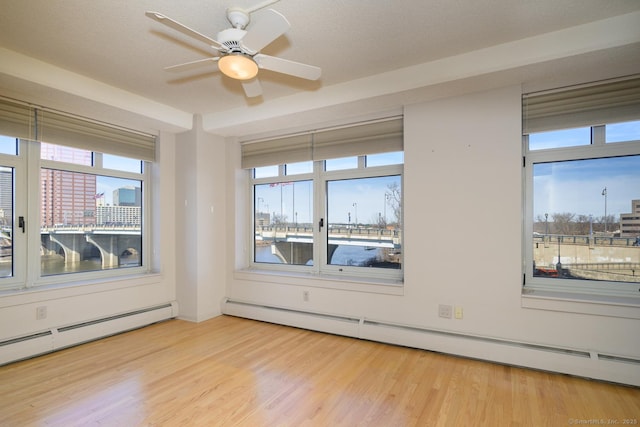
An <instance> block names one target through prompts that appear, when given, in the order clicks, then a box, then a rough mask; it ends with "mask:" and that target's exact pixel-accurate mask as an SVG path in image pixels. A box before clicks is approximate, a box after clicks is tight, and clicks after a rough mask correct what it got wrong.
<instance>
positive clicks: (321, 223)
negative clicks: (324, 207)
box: [318, 218, 324, 231]
mask: <svg viewBox="0 0 640 427" xmlns="http://www.w3.org/2000/svg"><path fill="white" fill-rule="evenodd" d="M322 227H324V218H320V221H318V231H322Z"/></svg>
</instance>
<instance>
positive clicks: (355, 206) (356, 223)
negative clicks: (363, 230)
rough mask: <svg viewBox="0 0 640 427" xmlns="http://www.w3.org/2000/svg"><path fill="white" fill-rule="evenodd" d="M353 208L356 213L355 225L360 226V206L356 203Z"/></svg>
mask: <svg viewBox="0 0 640 427" xmlns="http://www.w3.org/2000/svg"><path fill="white" fill-rule="evenodd" d="M353 207H354V209H355V211H354V213H355V225H356V227H357V226H358V204H357V203H354V204H353Z"/></svg>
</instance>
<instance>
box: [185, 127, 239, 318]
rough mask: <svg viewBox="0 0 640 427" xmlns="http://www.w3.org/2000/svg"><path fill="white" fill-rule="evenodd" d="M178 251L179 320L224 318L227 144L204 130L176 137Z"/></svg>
mask: <svg viewBox="0 0 640 427" xmlns="http://www.w3.org/2000/svg"><path fill="white" fill-rule="evenodd" d="M176 140H177V148H176V157H175V159H176V165H177V166H176V174H175V181H176V217H175V222H176V229H177V233H176V240H175V243H176V247H177V254H176V256H177V276H176V277H177V280H176V289H177V299H178V304H179V307H180V316H179V317H180V318H183V319H186V320H191V321H202V320H206V319H209V318H211V317H214V316H217V315H219V314H220V301H221V300H222V298H223V296H224V290H225V278H226V275H225V271H226V269H225V266H226V260H227V247H226V243H225V236H226V229H227V227H226V210H225V208H224V206H225V197H226V195H227V191H226V181H225V179H226V170H227V167H226V144H225V141H224V139H223V138H221V137H217V136H215V135H211V134H207V133H205V132H204V131H203V130H202V121H201V118H200V117H198V116H196V117H195V119H194V126H193V129H192V130H191V131H189V132H185V133H182V134H179V135H177V137H176Z"/></svg>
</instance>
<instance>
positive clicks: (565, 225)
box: [551, 212, 576, 234]
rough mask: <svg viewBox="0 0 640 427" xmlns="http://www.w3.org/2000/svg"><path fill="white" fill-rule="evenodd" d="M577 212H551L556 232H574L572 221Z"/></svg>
mask: <svg viewBox="0 0 640 427" xmlns="http://www.w3.org/2000/svg"><path fill="white" fill-rule="evenodd" d="M575 216H576V214H573V213H570V212H562V213H554V214H551V218H552V222H553V229H554V230H553V231H554V233H555V234H572V233H571V232H572V231H573V230H572V228H573V227H572V223H571V222H572V221H573V218H574V217H575Z"/></svg>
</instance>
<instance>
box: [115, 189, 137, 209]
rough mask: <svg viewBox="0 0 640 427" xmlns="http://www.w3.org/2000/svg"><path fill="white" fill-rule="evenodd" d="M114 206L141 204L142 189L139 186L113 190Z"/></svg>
mask: <svg viewBox="0 0 640 427" xmlns="http://www.w3.org/2000/svg"><path fill="white" fill-rule="evenodd" d="M113 204H114V205H115V206H142V189H141V188H140V187H132V186H131V187H122V188H117V189H115V190H113Z"/></svg>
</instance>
